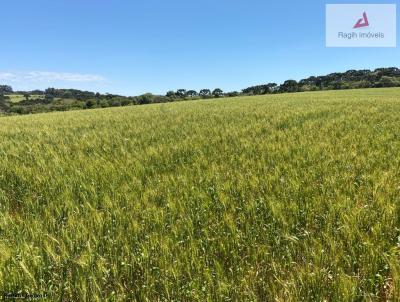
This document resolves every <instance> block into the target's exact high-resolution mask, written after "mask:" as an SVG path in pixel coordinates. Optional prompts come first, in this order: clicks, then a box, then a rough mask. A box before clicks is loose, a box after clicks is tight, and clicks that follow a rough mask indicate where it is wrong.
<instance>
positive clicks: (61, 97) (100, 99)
mask: <svg viewBox="0 0 400 302" xmlns="http://www.w3.org/2000/svg"><path fill="white" fill-rule="evenodd" d="M379 87H400V69H399V68H396V67H390V68H379V69H375V70H374V71H371V70H349V71H346V72H344V73H332V74H329V75H326V76H312V77H309V78H307V79H303V80H300V81H299V82H297V81H295V80H287V81H285V82H284V83H283V84H281V85H278V84H276V83H267V84H263V85H257V86H252V87H248V88H245V89H243V90H242V91H241V92H237V91H232V92H223V91H222V89H220V88H216V89H213V90H210V89H201V90H200V91H196V90H193V89H178V90H177V91H168V92H167V94H166V95H165V96H163V95H154V94H151V93H148V94H143V95H140V96H132V97H127V96H121V95H115V94H100V93H94V92H89V91H81V90H77V89H55V88H48V89H46V90H45V91H40V90H34V91H16V92H14V91H13V89H12V87H10V86H8V85H0V112H2V113H3V114H28V113H37V112H48V111H67V110H74V109H91V108H105V107H119V106H129V105H143V104H153V103H168V102H174V101H182V100H198V99H208V98H219V97H236V96H247V95H263V94H276V93H291V92H305V91H319V90H342V89H358V88H379Z"/></svg>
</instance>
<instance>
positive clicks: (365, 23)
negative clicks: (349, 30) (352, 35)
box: [353, 12, 369, 28]
mask: <svg viewBox="0 0 400 302" xmlns="http://www.w3.org/2000/svg"><path fill="white" fill-rule="evenodd" d="M367 26H369V22H368V17H367V13H366V12H364V13H363V17H362V18H361V19H359V20H358V21H357V23H356V25H354V27H353V28H360V27H367Z"/></svg>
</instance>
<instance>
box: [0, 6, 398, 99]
mask: <svg viewBox="0 0 400 302" xmlns="http://www.w3.org/2000/svg"><path fill="white" fill-rule="evenodd" d="M326 3H397V1H377V0H376V1H366V0H363V1H354V0H352V1H347V2H346V1H329V2H326V1H318V0H309V1H295V0H291V1H266V0H246V1H244V0H240V1H239V0H197V1H191V0H185V1H183V0H169V1H165V0H145V1H144V0H143V1H137V0H130V1H129V0H113V1H111V0H107V1H104V0H84V1H83V0H35V1H32V0H13V1H4V2H3V3H2V9H1V11H0V18H1V25H2V26H1V36H2V39H1V40H2V43H1V47H0V58H1V59H0V83H5V84H11V85H12V86H13V87H14V89H34V88H39V89H44V88H46V87H58V88H78V89H86V90H91V91H99V92H110V93H119V94H124V95H137V94H141V93H145V92H153V93H160V94H164V93H165V92H167V91H168V90H175V89H178V88H186V89H196V90H199V89H201V88H210V89H211V88H216V87H220V88H222V89H223V90H224V91H231V90H241V89H242V88H246V87H248V86H251V85H256V84H262V83H266V82H277V83H280V82H282V81H284V80H286V79H289V78H290V79H296V80H299V79H301V78H304V77H307V76H309V75H321V74H327V73H330V72H335V71H345V70H348V69H364V68H369V69H373V68H377V67H388V66H400V51H399V48H379V49H376V48H360V49H357V48H326V47H325V4H326Z"/></svg>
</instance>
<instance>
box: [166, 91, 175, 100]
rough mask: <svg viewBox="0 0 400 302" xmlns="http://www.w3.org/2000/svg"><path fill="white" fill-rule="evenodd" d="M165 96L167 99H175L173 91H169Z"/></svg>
mask: <svg viewBox="0 0 400 302" xmlns="http://www.w3.org/2000/svg"><path fill="white" fill-rule="evenodd" d="M165 96H166V97H169V98H173V97H175V91H172V90H170V91H168V92H167V94H166V95H165Z"/></svg>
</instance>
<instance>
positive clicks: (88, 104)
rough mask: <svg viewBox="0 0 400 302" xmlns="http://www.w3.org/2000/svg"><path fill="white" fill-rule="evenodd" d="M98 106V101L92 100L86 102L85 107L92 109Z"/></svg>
mask: <svg viewBox="0 0 400 302" xmlns="http://www.w3.org/2000/svg"><path fill="white" fill-rule="evenodd" d="M96 104H97V101H96V100H93V99H90V100H87V101H86V104H85V107H86V108H88V109H90V108H93V107H94V106H96Z"/></svg>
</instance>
